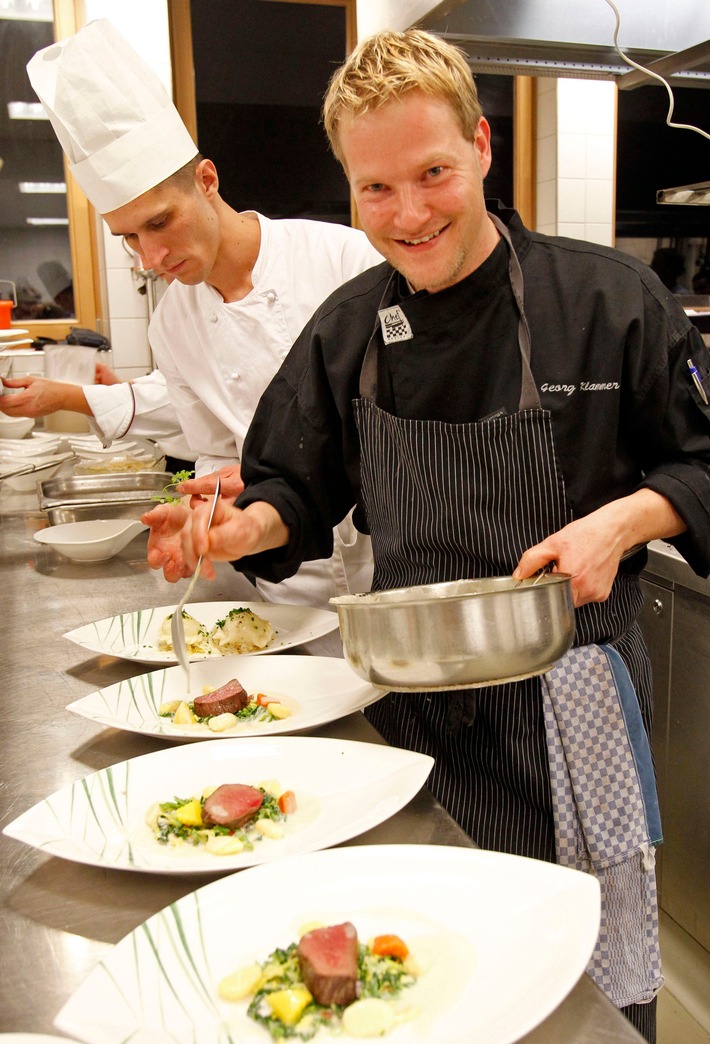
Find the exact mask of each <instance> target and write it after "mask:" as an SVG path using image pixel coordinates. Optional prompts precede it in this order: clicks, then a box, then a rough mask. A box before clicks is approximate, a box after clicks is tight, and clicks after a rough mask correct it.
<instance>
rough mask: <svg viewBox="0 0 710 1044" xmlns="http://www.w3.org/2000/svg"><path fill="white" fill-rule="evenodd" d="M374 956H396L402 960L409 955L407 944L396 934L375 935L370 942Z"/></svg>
mask: <svg viewBox="0 0 710 1044" xmlns="http://www.w3.org/2000/svg"><path fill="white" fill-rule="evenodd" d="M370 950H371V952H372V953H374V955H375V957H396V958H397V960H399V961H403V960H405V959H406V958H407V957H408V956H409V949H408V947H407V944H406V943H405V942H403V940H402V939H400V937H399V936H398V935H377V936H375V938H374V939H373V940H372V943H371V944H370Z"/></svg>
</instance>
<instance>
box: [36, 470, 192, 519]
mask: <svg viewBox="0 0 710 1044" xmlns="http://www.w3.org/2000/svg"><path fill="white" fill-rule="evenodd" d="M172 480H173V476H172V475H171V474H170V473H169V472H166V471H140V472H136V471H130V472H122V473H121V474H116V475H64V476H57V477H56V478H52V479H48V480H47V481H46V482H40V483H38V485H37V490H38V493H39V506H40V508H41V509H42V510H43V511H46V512H47V515H48V517H49V523H50V525H52V526H55V525H60V524H61V523H63V522H83V521H86V520H88V519H96V518H140V516H141V515H142V514H144V513H145V512H146V511H150V510H151V508H154V507H155V505H156V503H157V501H156V500H154V499H153V498H154V497H155V496H158V495H159V494H160V493H162V491H163V488H164V486H166V485H167V483H169V482H172Z"/></svg>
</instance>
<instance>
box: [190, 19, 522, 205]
mask: <svg viewBox="0 0 710 1044" xmlns="http://www.w3.org/2000/svg"><path fill="white" fill-rule="evenodd" d="M191 22H192V42H193V53H194V66H195V94H196V104H197V135H198V146H199V148H200V151H201V152H202V153H203V154H204V155H205V156H208V157H209V158H210V159H212V160H214V162H215V164H216V166H217V170H218V171H219V176H220V184H221V193H222V195H223V197H224V198H225V199H226V201H227V202H228V203H229V204H230V206H232V207H234V208H235V209H237V210H258V211H259V212H260V213H262V214H265V215H266V216H267V217H273V218H279V217H308V218H317V219H322V220H325V221H338V222H341V223H343V224H350V195H349V190H348V184H347V181H346V179H345V175H344V174H343V172H342V169H341V167H340V164H339V163H338V162H337V161H336V160H335V158H334V157H333V155H332V153H331V152H330V149H329V147H328V142H327V138H326V135H325V131H324V130H323V126H322V123H321V120H320V113H321V105H322V101H323V95H324V94H325V90H326V88H327V85H328V81H329V79H330V77H331V75H332V73H333V72H334V70H335V69H336V68H337V67H338V66H339V65H340V64H341V62H342V61H343V60H344V58H345V53H346V33H345V8H344V7H335V6H333V7H331V6H328V5H323V4H308V3H270V2H265V0H198V2H195V3H192V5H191ZM477 83H478V86H479V92H480V95H481V100H482V104H483V111H484V113H485V114H486V116H487V117H488V118H489V120H490V122H491V125H492V128H493V155H494V160H493V168H492V170H491V173H490V174H489V175H488V178H487V179H486V194H487V195H489V196H497V197H498V198H500V199H503V200H504V201H505V202H507V203H512V200H513V173H512V171H513V157H512V141H513V80H512V78H511V77H507V76H479V77H477Z"/></svg>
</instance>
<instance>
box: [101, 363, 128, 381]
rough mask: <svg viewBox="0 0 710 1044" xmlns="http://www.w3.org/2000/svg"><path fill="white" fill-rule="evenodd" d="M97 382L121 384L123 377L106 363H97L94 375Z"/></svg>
mask: <svg viewBox="0 0 710 1044" xmlns="http://www.w3.org/2000/svg"><path fill="white" fill-rule="evenodd" d="M94 383H95V384H107V385H109V384H121V383H122V381H121V378H120V377H119V376H118V374H117V373H114V371H113V370H112V369H111V368H110V367H109V366H107V365H106V363H96V371H95V376H94Z"/></svg>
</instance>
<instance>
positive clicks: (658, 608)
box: [651, 598, 665, 616]
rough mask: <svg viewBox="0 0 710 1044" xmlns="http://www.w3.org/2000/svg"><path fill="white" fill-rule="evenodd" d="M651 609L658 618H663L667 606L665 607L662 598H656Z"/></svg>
mask: <svg viewBox="0 0 710 1044" xmlns="http://www.w3.org/2000/svg"><path fill="white" fill-rule="evenodd" d="M651 609H652V611H653V612H654V613H655V614H656V616H663V612H664V609H665V606H664V605H663V602H662V601H661V599H660V598H654V599H653V602H652V603H651Z"/></svg>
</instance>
